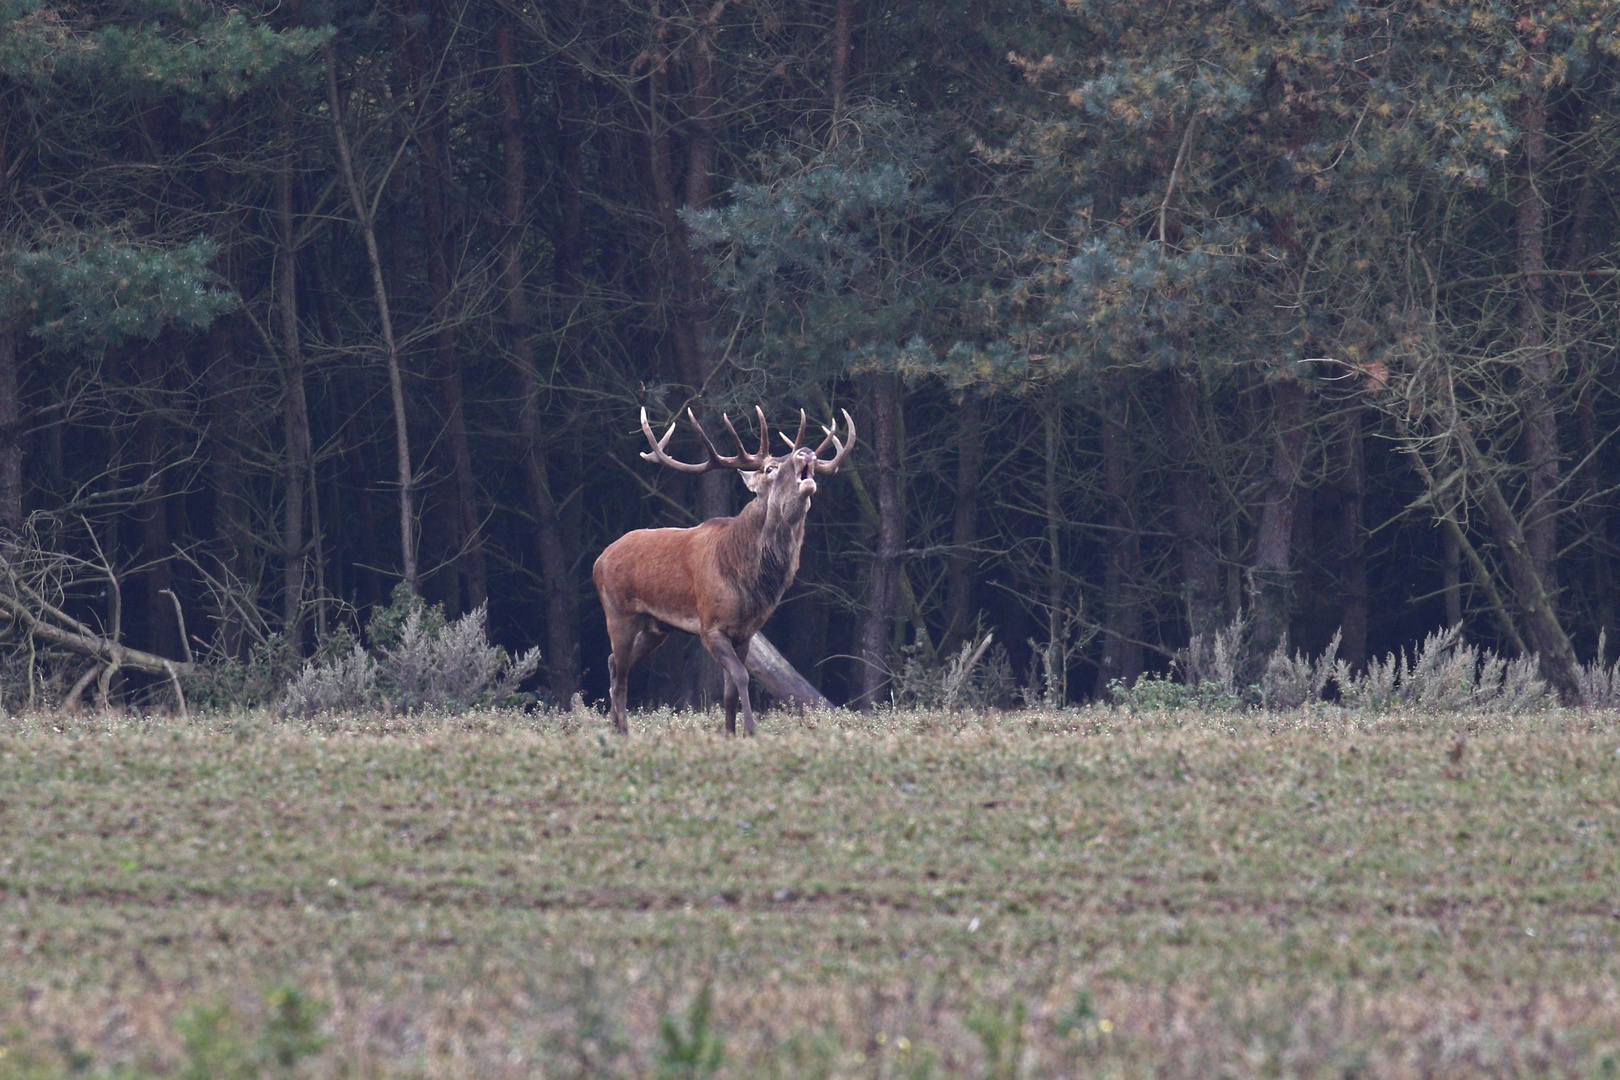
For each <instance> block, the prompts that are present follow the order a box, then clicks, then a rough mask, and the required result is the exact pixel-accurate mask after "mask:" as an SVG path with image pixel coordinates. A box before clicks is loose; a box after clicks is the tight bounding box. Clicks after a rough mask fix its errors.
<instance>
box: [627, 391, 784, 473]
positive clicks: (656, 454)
mask: <svg viewBox="0 0 1620 1080" xmlns="http://www.w3.org/2000/svg"><path fill="white" fill-rule="evenodd" d="M754 411H755V412H757V413H758V414H759V432H760V440H759V453H758V454H750V453H749V452H748V451H747V450H744V449H743V441H742V437H741V436H739V435H738V434H737V429H736V428H734V427H732V426H731V417H729V416H727V415H725V414H724V413H722V414H721V416H720V418H721V419H722V420H724V421H725V425H726V430H727V431H729V432H731V437H732V438H733V439H736V440H737V453H736V455H735V456H732V457H727V456H726V455H725V454H722V453H720V451H718V450H716V449H715V448H714V443H712V442H710V441H709V433H708V432H706V431H704V430H703V425H702V424H700V423H698V421H697V417H696V416H695V415H693V413H692V410H691V409H687V410H686V418H687V419H688V420H690V421H691V422H692V426H693V427H694V428H696V429H697V433H698V437H699V438H700V439H702V440H703V445H704V446H706V447H708V449H709V460H707V461H703V462H699V463H697V464H692V463H690V462H685V461H677V460H676V459H675V458H672V457H670V456H669V453H668V451H667V449H666V448H667V447H668V446H669V438H670V436H671V435H673V434H675V425H676V424H677V423H679V422H680V418H679V417H676V419H674V420H672V421H670V424H669V430H668V431H666V432H664V437H663V438H662V439H660V438H657V437H655V436H654V435H653V430H652V425H651V424H650V423H648V421H647V409H646V406H642V409H641V430H642V431H643V432H644V433H645V434H646V436H647V441H648V442H649V443H651V444H652V450H651V451H647V450H643V451H642V452H641V456H642V457H643V458H645V459H646V460H648V461H651V462H655V463H657V464H659V465H668V466H669V467H670V468H672V469H678V470H680V471H681V472H684V473H705V472H708V471H709V470H710V469H744V470H751V471H752V470H758V469H760V468H761V467H763V466H764V464H765V459H766V458H767V457H769V456H770V446H769V439H770V433H769V431H768V429H767V428H766V427H765V410H764V409H761V408H760V407H759V406H757V405H756V406H755V407H754Z"/></svg>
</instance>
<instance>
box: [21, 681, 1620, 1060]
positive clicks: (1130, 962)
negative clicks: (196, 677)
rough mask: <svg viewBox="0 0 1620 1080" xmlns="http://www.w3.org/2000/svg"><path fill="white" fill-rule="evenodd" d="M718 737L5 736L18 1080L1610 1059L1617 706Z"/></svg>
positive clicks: (666, 728) (206, 724)
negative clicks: (229, 1069) (289, 1049)
mask: <svg viewBox="0 0 1620 1080" xmlns="http://www.w3.org/2000/svg"><path fill="white" fill-rule="evenodd" d="M717 727H718V720H717V719H716V718H715V717H714V716H709V717H701V718H697V719H692V718H685V717H671V716H669V715H666V714H660V715H654V716H643V717H637V718H634V722H633V723H632V728H633V731H634V734H632V735H631V736H630V737H629V738H628V739H615V738H611V737H606V736H605V735H604V734H601V732H602V730H603V729H604V728H605V722H603V721H601V720H600V719H599V718H594V717H590V718H569V719H566V720H563V721H556V720H546V719H544V718H526V717H517V716H499V715H491V716H480V717H476V718H474V719H472V720H470V721H468V720H451V719H437V720H436V719H418V720H410V721H382V720H373V721H366V722H360V721H350V722H330V723H326V724H323V725H317V726H293V725H281V724H278V723H276V722H272V721H269V720H267V719H264V718H262V717H258V718H255V717H248V718H234V719H229V720H219V719H215V720H206V721H197V722H193V723H183V722H180V721H149V722H148V721H137V720H93V721H92V720H68V719H53V718H49V717H44V718H31V719H26V720H16V719H13V720H8V721H4V722H0V1043H3V1047H0V1049H3V1052H0V1076H7V1075H11V1076H24V1075H26V1076H41V1077H47V1076H48V1077H55V1076H59V1075H68V1074H70V1073H75V1072H76V1073H77V1074H78V1075H100V1074H105V1073H120V1072H121V1073H126V1074H140V1075H173V1076H182V1075H200V1074H201V1073H202V1072H207V1071H208V1070H207V1069H205V1068H203V1067H202V1066H200V1065H199V1061H202V1060H205V1059H206V1060H212V1059H210V1058H208V1055H209V1054H210V1053H212V1054H215V1055H216V1056H218V1055H219V1054H220V1053H222V1051H220V1046H221V1045H224V1046H226V1048H227V1050H229V1053H228V1054H226V1055H225V1056H226V1057H230V1058H231V1059H232V1060H238V1059H240V1060H241V1061H244V1062H246V1064H244V1065H242V1067H241V1069H240V1070H239V1075H243V1076H247V1075H263V1076H276V1075H284V1074H285V1075H302V1076H311V1077H339V1076H343V1077H396V1076H398V1077H415V1076H431V1077H440V1076H443V1077H462V1076H465V1077H479V1078H484V1077H533V1076H545V1077H573V1076H580V1077H583V1076H613V1075H621V1076H649V1077H651V1076H664V1077H688V1076H690V1077H697V1076H707V1075H711V1074H717V1075H718V1076H721V1077H744V1076H756V1075H759V1076H782V1077H801V1076H802V1077H833V1076H850V1077H856V1076H865V1077H911V1076H928V1075H933V1076H974V1077H978V1076H986V1077H1003V1078H1009V1080H1010V1078H1011V1077H1014V1076H1030V1077H1039V1076H1074V1075H1099V1076H1107V1075H1125V1076H1163V1075H1175V1076H1222V1075H1230V1076H1239V1077H1242V1076H1295V1075H1298V1076H1321V1077H1329V1076H1332V1077H1345V1076H1459V1077H1461V1076H1479V1075H1504V1076H1506V1075H1512V1076H1525V1075H1529V1076H1540V1075H1549V1076H1576V1077H1586V1076H1606V1075H1614V1074H1615V1073H1616V1072H1617V1071H1620V960H1617V959H1616V951H1615V942H1616V939H1617V937H1620V855H1617V851H1620V848H1617V841H1620V756H1617V753H1620V724H1617V723H1616V722H1615V718H1613V717H1608V716H1583V715H1581V714H1576V713H1555V714H1550V715H1549V716H1547V717H1536V718H1527V719H1519V720H1498V719H1492V720H1489V721H1484V720H1480V721H1467V720H1455V719H1433V718H1423V717H1391V718H1384V719H1381V720H1376V721H1368V720H1359V719H1357V718H1355V717H1350V716H1346V715H1344V714H1341V713H1336V712H1334V711H1331V710H1329V711H1327V712H1313V713H1302V714H1298V715H1294V716H1288V717H1282V718H1277V717H1271V718H1266V717H1257V716H1206V715H1201V714H1185V713H1184V714H1170V715H1134V716H1133V715H1128V714H1126V713H1121V712H1110V711H1107V710H1094V711H1085V712H1070V713H1064V714H1007V715H1001V716H995V717H989V718H981V717H974V716H945V715H918V714H890V715H886V716H880V717H878V718H875V719H874V718H863V717H856V716H849V715H843V716H838V715H822V716H817V717H813V718H811V719H810V720H808V721H801V720H799V719H797V718H793V717H788V716H782V715H773V716H770V717H767V718H766V719H765V721H764V723H763V727H762V731H763V734H762V737H760V738H758V739H755V740H752V741H740V740H737V741H727V740H724V739H722V738H719V737H717V736H716V735H714V734H712V732H713V730H714V729H715V728H717ZM287 988H294V989H293V990H289V989H287ZM295 992H296V993H297V994H299V995H302V997H301V998H300V999H298V1000H299V1001H300V1002H303V1003H304V1004H301V1005H299V1007H300V1008H303V1007H305V1006H306V1005H308V1006H309V1008H310V1009H311V1010H313V1011H310V1012H308V1014H307V1016H306V1015H305V1014H298V1016H295V1017H294V1019H295V1020H297V1021H298V1022H300V1023H304V1024H305V1028H300V1029H298V1030H299V1031H304V1030H305V1029H306V1028H308V1026H309V1024H308V1017H315V1016H318V1017H319V1025H318V1026H319V1033H320V1034H321V1035H323V1036H324V1038H312V1037H310V1036H309V1035H307V1034H304V1035H299V1036H298V1038H302V1039H304V1042H303V1043H298V1044H297V1045H298V1046H299V1047H300V1050H299V1052H298V1053H297V1054H292V1055H286V1054H283V1055H282V1056H281V1057H280V1058H279V1059H278V1058H277V1056H276V1054H275V1053H270V1052H269V1051H267V1050H265V1047H267V1046H270V1045H271V1044H272V1043H274V1040H275V1039H276V1038H282V1037H284V1036H285V1033H284V1032H283V1033H282V1034H280V1035H278V1034H277V1033H278V1031H281V1029H280V1028H278V1027H277V1023H278V1021H277V1017H278V1016H280V1015H281V1013H278V1012H277V1009H278V1008H280V1009H282V1010H283V1011H285V1002H286V1000H287V995H288V994H289V993H295ZM278 1002H279V1003H281V1004H280V1005H278V1004H277V1003H278ZM309 1003H316V1004H315V1005H309ZM295 1004H296V1003H295ZM321 1009H324V1012H322V1011H320V1010H321ZM210 1018H212V1019H210ZM300 1018H302V1019H300ZM209 1024H213V1027H209ZM283 1026H284V1027H285V1024H283ZM199 1031H200V1032H201V1034H198V1032H199ZM188 1032H189V1033H190V1035H189V1036H188V1035H187V1033H188ZM188 1038H189V1039H190V1042H189V1043H188V1042H187V1039H188ZM199 1040H200V1041H199ZM209 1040H213V1043H209ZM276 1045H280V1044H276ZM292 1059H296V1060H292ZM289 1060H291V1064H286V1062H288V1061H289ZM222 1068H223V1066H221V1067H220V1068H219V1069H214V1072H215V1073H216V1074H218V1075H223V1073H222V1072H220V1069H222ZM716 1070H717V1072H716Z"/></svg>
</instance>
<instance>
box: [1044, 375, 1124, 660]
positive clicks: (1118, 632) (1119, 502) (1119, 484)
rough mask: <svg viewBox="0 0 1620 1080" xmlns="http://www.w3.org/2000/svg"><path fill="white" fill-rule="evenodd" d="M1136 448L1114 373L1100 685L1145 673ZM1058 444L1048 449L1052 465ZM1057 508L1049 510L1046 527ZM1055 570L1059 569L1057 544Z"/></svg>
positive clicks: (1105, 436)
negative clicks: (1134, 453) (1134, 464)
mask: <svg viewBox="0 0 1620 1080" xmlns="http://www.w3.org/2000/svg"><path fill="white" fill-rule="evenodd" d="M1134 449H1135V448H1134V447H1133V445H1132V441H1131V395H1130V385H1129V382H1128V376H1127V375H1126V374H1125V373H1124V372H1123V371H1117V370H1116V371H1111V372H1109V373H1108V374H1107V376H1106V377H1105V379H1104V383H1103V401H1102V470H1103V496H1104V498H1105V499H1106V500H1107V504H1108V539H1107V543H1108V563H1107V566H1106V567H1105V569H1104V572H1103V603H1104V604H1105V605H1106V616H1105V618H1104V620H1103V623H1104V625H1103V655H1102V661H1101V663H1100V664H1099V667H1098V672H1097V681H1098V688H1099V689H1106V688H1107V687H1108V686H1109V685H1111V684H1112V683H1113V682H1114V680H1116V679H1117V680H1119V681H1120V682H1121V683H1122V684H1124V685H1126V686H1130V685H1132V684H1134V683H1135V682H1136V679H1137V676H1139V675H1141V674H1142V604H1141V598H1140V596H1139V593H1138V589H1139V588H1140V586H1139V581H1140V577H1141V564H1142V534H1141V531H1140V529H1139V528H1138V526H1137V524H1136V514H1135V508H1134V505H1133V503H1134V500H1135V496H1136V491H1135V488H1136V483H1135V469H1134V467H1133V465H1132V462H1131V458H1132V456H1133V451H1134ZM1055 450H1056V447H1049V449H1048V460H1047V468H1048V469H1049V470H1050V469H1051V468H1053V463H1052V460H1051V458H1052V456H1053V454H1054V452H1055ZM1054 510H1055V508H1048V523H1049V524H1048V528H1050V527H1051V523H1050V522H1051V514H1052V513H1053V512H1054ZM1053 555H1054V566H1053V572H1054V573H1056V572H1057V571H1058V566H1057V561H1056V548H1055V545H1054V551H1053Z"/></svg>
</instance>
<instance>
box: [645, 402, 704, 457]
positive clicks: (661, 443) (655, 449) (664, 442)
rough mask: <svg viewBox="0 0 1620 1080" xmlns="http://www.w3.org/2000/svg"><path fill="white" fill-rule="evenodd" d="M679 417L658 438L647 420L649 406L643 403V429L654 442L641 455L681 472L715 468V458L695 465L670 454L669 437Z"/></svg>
mask: <svg viewBox="0 0 1620 1080" xmlns="http://www.w3.org/2000/svg"><path fill="white" fill-rule="evenodd" d="M679 419H680V418H679V417H676V418H675V420H672V421H670V425H669V430H668V431H666V432H664V437H663V438H662V439H660V438H658V437H657V436H655V435H654V434H653V429H652V424H650V423H648V421H647V407H646V406H645V405H643V406H642V407H641V430H642V431H643V432H645V433H646V436H647V441H648V442H649V443H651V444H652V450H651V451H650V452H649V451H647V450H643V451H642V452H641V456H642V457H643V458H645V459H646V460H648V461H651V462H653V463H654V464H657V465H668V466H669V467H670V468H672V469H678V470H680V471H681V472H687V473H704V472H708V471H709V470H710V469H712V468H714V460H713V458H711V459H710V460H708V461H705V462H703V463H702V464H699V465H693V464H690V463H689V462H685V461H677V460H675V459H674V458H672V457H670V456H669V453H668V452H667V450H666V449H665V448H666V447H668V446H669V437H670V436H671V435H673V434H675V423H676V421H678V420H679ZM698 430H699V431H701V430H702V428H699V429H698ZM704 441H707V439H705V440H704ZM709 452H710V453H711V454H712V453H713V452H714V447H712V446H711V447H710V448H709Z"/></svg>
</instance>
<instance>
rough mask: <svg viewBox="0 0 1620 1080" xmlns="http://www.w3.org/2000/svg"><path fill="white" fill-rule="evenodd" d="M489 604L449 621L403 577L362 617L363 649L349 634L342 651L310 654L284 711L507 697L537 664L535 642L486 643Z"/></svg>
mask: <svg viewBox="0 0 1620 1080" xmlns="http://www.w3.org/2000/svg"><path fill="white" fill-rule="evenodd" d="M487 619H488V611H487V609H486V607H484V606H480V607H479V608H478V609H477V610H476V611H472V612H469V613H468V614H466V615H464V616H462V617H461V618H459V619H457V620H455V621H454V622H449V621H447V620H446V619H445V616H444V611H443V609H441V608H440V607H438V606H437V605H432V606H430V605H428V604H426V603H425V602H424V601H423V600H422V599H421V598H420V597H418V596H416V595H414V594H413V593H411V592H410V590H408V589H407V588H405V586H403V585H401V586H399V587H398V588H396V589H395V590H394V596H393V599H392V601H391V602H390V603H389V605H388V606H387V607H385V608H381V609H379V610H378V611H377V612H376V613H374V614H373V615H372V617H371V621H370V622H368V623H367V624H366V637H367V639H368V640H369V641H370V642H371V648H370V649H369V650H368V649H367V648H366V647H365V646H363V645H362V644H361V643H360V642H358V641H356V642H353V643H352V645H351V646H350V648H349V649H348V650H347V651H346V652H343V653H339V654H337V655H333V656H331V657H330V658H329V659H326V660H320V659H316V660H311V661H310V662H309V663H307V664H305V665H304V669H303V671H302V672H301V673H300V674H299V675H298V677H297V678H295V679H293V680H292V681H291V682H289V683H288V684H287V686H286V689H285V690H284V691H283V693H282V697H281V712H282V714H283V715H285V716H297V717H302V718H306V719H307V718H309V717H312V716H316V715H318V714H320V713H327V712H338V711H350V712H358V711H367V710H373V709H381V710H386V711H388V712H394V713H400V712H416V711H419V710H423V709H442V710H445V711H449V712H465V711H467V710H469V709H476V708H484V707H489V706H495V705H510V704H515V703H517V702H518V701H519V700H520V699H519V695H518V685H519V684H520V683H522V682H523V680H524V679H527V678H528V677H529V676H530V675H533V674H534V673H535V671H536V670H537V669H538V668H539V667H540V650H539V649H530V650H529V651H528V652H526V653H524V654H523V655H522V656H519V657H517V658H516V659H513V658H512V657H509V656H508V655H507V653H506V650H505V649H503V648H501V647H500V646H499V645H492V644H490V641H489V637H488V632H487Z"/></svg>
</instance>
